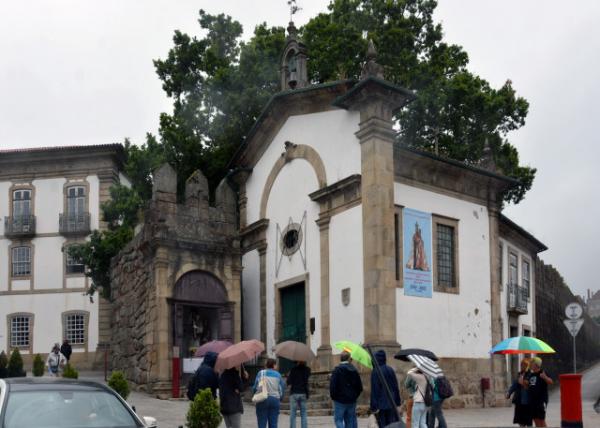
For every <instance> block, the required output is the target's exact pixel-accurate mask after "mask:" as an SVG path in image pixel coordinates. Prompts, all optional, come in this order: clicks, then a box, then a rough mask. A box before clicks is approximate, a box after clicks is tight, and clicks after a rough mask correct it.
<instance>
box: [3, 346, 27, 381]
mask: <svg viewBox="0 0 600 428" xmlns="http://www.w3.org/2000/svg"><path fill="white" fill-rule="evenodd" d="M7 369H8V377H24V376H25V371H24V370H23V358H22V357H21V353H20V352H19V350H18V349H16V348H15V349H14V350H13V351H12V354H10V359H9V360H8V367H7Z"/></svg>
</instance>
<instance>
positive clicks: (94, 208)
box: [86, 175, 100, 230]
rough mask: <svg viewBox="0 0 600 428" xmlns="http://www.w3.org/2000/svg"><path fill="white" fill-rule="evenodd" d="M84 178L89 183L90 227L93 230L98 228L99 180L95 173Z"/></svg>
mask: <svg viewBox="0 0 600 428" xmlns="http://www.w3.org/2000/svg"><path fill="white" fill-rule="evenodd" d="M86 180H87V182H88V183H89V184H90V195H89V210H90V227H91V229H92V230H94V229H98V228H100V181H99V180H98V176H96V175H88V176H87V177H86Z"/></svg>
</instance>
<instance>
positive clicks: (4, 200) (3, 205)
mask: <svg viewBox="0 0 600 428" xmlns="http://www.w3.org/2000/svg"><path fill="white" fill-rule="evenodd" d="M10 186H11V183H10V182H8V181H0V242H1V240H2V236H3V235H4V217H6V216H9V215H10V211H9V210H10V206H9V203H8V198H9V196H8V192H9V189H10ZM0 260H1V259H0ZM0 272H1V270H0ZM0 281H1V277H0Z"/></svg>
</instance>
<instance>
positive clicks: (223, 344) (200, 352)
mask: <svg viewBox="0 0 600 428" xmlns="http://www.w3.org/2000/svg"><path fill="white" fill-rule="evenodd" d="M231 345H233V343H231V342H230V341H228V340H212V341H210V342H206V343H205V344H204V345H202V346H200V347H199V348H198V349H196V352H195V353H194V357H204V356H205V355H206V353H207V352H215V353H217V354H220V353H221V352H223V351H224V350H225V349H227V348H229V347H230V346H231Z"/></svg>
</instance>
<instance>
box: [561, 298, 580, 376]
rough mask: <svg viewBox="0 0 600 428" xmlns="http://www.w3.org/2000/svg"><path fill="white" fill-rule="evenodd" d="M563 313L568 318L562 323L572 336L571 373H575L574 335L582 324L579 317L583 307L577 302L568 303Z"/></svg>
mask: <svg viewBox="0 0 600 428" xmlns="http://www.w3.org/2000/svg"><path fill="white" fill-rule="evenodd" d="M565 315H566V316H567V318H568V319H566V320H564V321H563V324H564V325H565V327H567V330H569V333H571V336H573V373H577V345H576V341H575V337H576V336H577V333H579V330H581V326H582V325H583V319H582V318H581V316H582V315H583V308H582V307H581V305H580V304H579V303H576V302H573V303H569V304H568V305H567V307H566V308H565Z"/></svg>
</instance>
